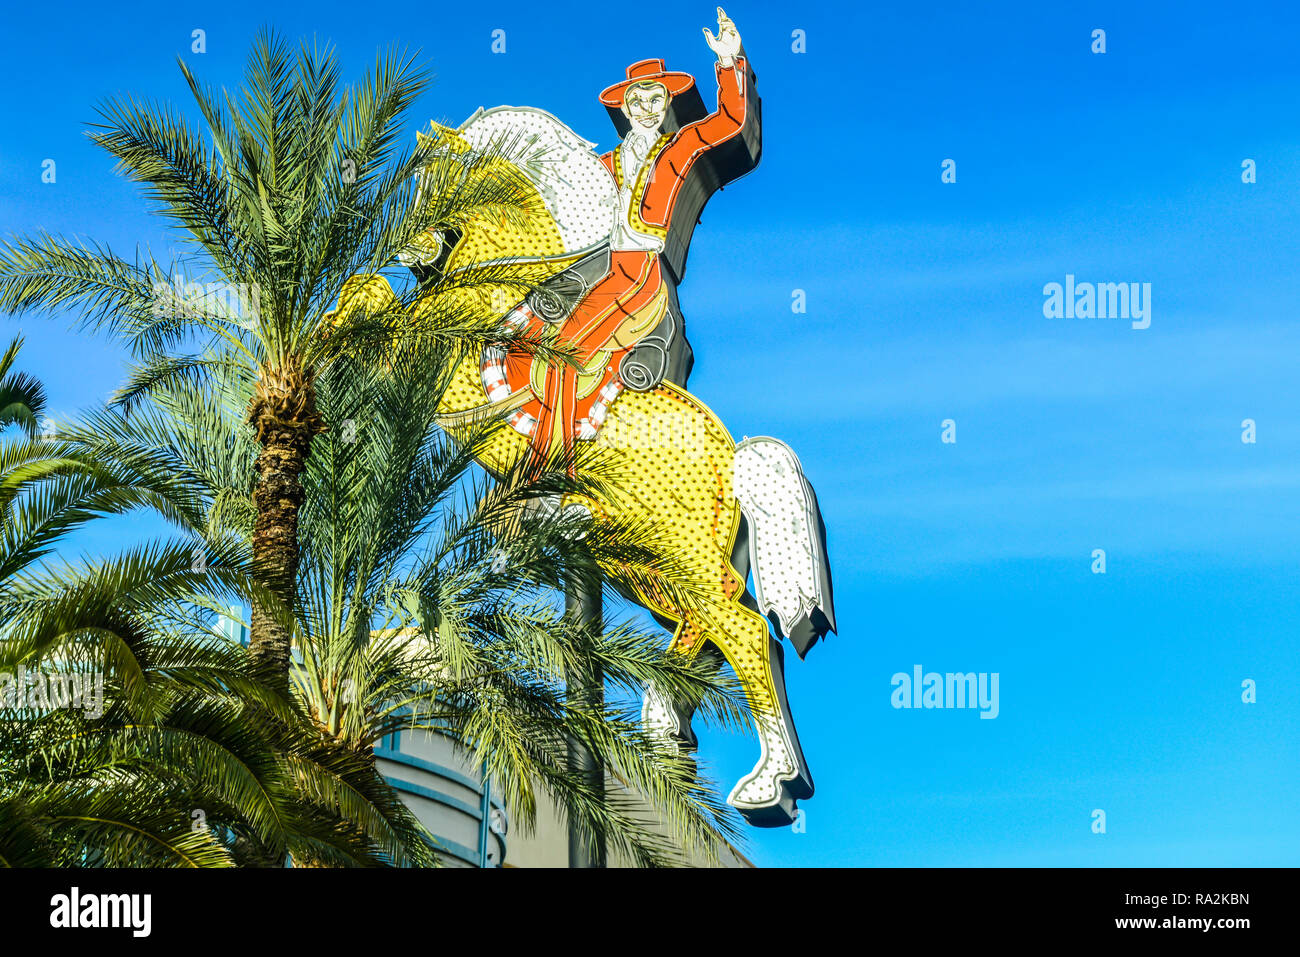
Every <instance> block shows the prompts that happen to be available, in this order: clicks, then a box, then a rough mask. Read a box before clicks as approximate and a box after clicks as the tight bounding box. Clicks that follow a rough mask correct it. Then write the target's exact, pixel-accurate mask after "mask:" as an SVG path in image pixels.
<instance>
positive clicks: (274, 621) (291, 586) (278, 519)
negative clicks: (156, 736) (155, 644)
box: [248, 368, 324, 690]
mask: <svg viewBox="0 0 1300 957" xmlns="http://www.w3.org/2000/svg"><path fill="white" fill-rule="evenodd" d="M248 417H249V421H250V422H251V423H252V425H253V426H254V428H255V429H256V430H257V439H258V442H259V443H260V444H261V446H262V451H261V452H260V453H258V456H257V463H256V465H255V469H256V472H257V485H256V487H255V488H254V490H253V504H254V506H255V508H256V510H257V518H256V520H255V522H254V525H253V566H254V574H255V576H256V578H257V581H258V582H259V583H260V584H261V585H263V586H265V587H266V588H267V589H268V590H270V591H271V592H272V593H273V594H274V595H276V596H277V597H278V598H279V599H280V601H281V602H283V603H284V607H285V608H286V609H292V607H293V603H294V594H295V583H296V580H297V576H298V555H299V550H298V511H299V509H300V508H301V506H302V499H303V489H302V473H303V469H304V468H305V467H306V464H307V456H308V455H309V454H310V453H311V444H312V440H313V439H314V438H315V437H316V435H317V434H318V433H320V432H321V431H323V430H324V424H323V422H322V420H321V417H320V414H319V413H318V412H317V410H316V390H315V388H314V386H313V384H312V382H311V380H310V379H309V378H308V377H307V376H305V375H304V374H303V373H302V372H301V371H300V370H298V369H296V368H290V369H288V370H286V371H284V372H281V373H273V372H267V373H266V374H264V376H263V377H262V379H260V380H259V381H258V383H257V390H256V392H255V394H254V397H253V401H252V403H251V405H250V407H249V416H248ZM251 625H252V628H251V630H250V634H249V647H250V650H251V651H252V654H253V660H254V662H255V664H256V666H257V669H258V672H259V674H260V675H261V676H262V678H263V680H264V681H266V682H267V684H268V685H271V686H273V687H276V688H280V689H283V690H287V689H288V684H289V648H290V639H291V635H290V632H289V629H288V628H287V627H286V626H285V624H284V623H283V621H282V619H281V618H279V617H277V616H276V615H273V614H271V613H270V612H269V610H268V609H266V608H263V607H261V605H260V604H258V603H256V602H255V603H254V605H253V616H252V622H251Z"/></svg>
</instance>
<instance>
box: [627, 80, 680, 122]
mask: <svg viewBox="0 0 1300 957" xmlns="http://www.w3.org/2000/svg"><path fill="white" fill-rule="evenodd" d="M669 99H670V97H669V96H668V87H666V86H664V85H663V84H662V83H656V82H653V81H651V82H646V83H634V84H633V85H632V86H629V87H628V88H627V92H625V93H624V94H623V112H624V114H626V115H627V118H628V120H629V121H631V123H632V128H633V129H637V128H638V127H639V128H641V129H643V130H657V129H659V127H661V126H663V125H664V118H665V117H667V116H668V100H669Z"/></svg>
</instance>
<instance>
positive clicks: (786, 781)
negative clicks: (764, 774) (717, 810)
mask: <svg viewBox="0 0 1300 957" xmlns="http://www.w3.org/2000/svg"><path fill="white" fill-rule="evenodd" d="M812 795H813V787H812V782H811V781H809V780H808V779H807V778H806V777H804V776H803V775H802V774H796V776H795V777H793V778H780V779H775V780H774V779H771V778H768V779H765V780H760V779H755V778H753V776H751V777H748V778H746V779H745V780H743V781H741V782H740V783H739V784H737V785H736V786H735V788H733V789H732V792H731V795H730V796H729V797H728V798H727V803H728V804H730V805H731V806H732V807H734V808H735V809H736V810H737V811H739V812H740V815H741V816H742V817H743V818H744V819H745V820H746V821H747V822H748V823H749V824H750V825H752V826H753V827H786V826H788V825H790V824H793V823H794V822H795V819H796V816H797V812H798V802H799V801H801V800H806V799H808V798H810V797H812Z"/></svg>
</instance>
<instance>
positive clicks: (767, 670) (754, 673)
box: [708, 602, 813, 827]
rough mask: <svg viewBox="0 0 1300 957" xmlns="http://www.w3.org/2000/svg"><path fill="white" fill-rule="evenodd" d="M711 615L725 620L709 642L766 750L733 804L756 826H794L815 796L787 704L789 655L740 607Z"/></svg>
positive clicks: (763, 624)
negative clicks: (804, 803) (802, 803)
mask: <svg viewBox="0 0 1300 957" xmlns="http://www.w3.org/2000/svg"><path fill="white" fill-rule="evenodd" d="M711 611H712V612H713V614H714V615H716V616H717V617H718V618H719V619H720V620H719V621H717V623H716V628H710V629H709V632H708V637H709V640H710V641H711V642H714V643H715V644H717V645H718V647H719V648H720V649H721V650H722V653H723V655H725V656H726V658H727V661H728V663H729V664H730V665H731V667H732V670H733V671H735V673H736V677H737V679H739V681H740V684H741V687H742V688H744V690H745V696H746V698H747V699H748V702H749V707H750V711H751V712H752V714H753V716H754V726H755V730H756V731H757V733H758V742H759V746H760V748H761V753H760V754H759V758H758V763H757V764H755V765H754V769H753V770H752V771H750V772H749V774H747V775H746V776H745V777H743V778H741V780H740V781H739V782H738V783H737V784H736V786H735V787H734V788H732V790H731V794H730V795H729V796H728V797H727V802H728V803H729V804H731V805H732V806H733V807H735V808H736V810H738V811H740V813H741V814H743V815H744V816H745V819H746V820H748V821H749V823H751V824H755V825H758V826H759V827H781V826H783V825H786V824H789V823H791V822H793V821H794V819H795V802H796V801H799V800H803V799H807V798H810V797H812V794H813V782H812V774H811V773H810V772H809V770H808V765H807V763H806V762H805V761H804V757H803V751H802V749H801V748H800V747H799V736H798V734H797V733H796V732H795V728H794V720H793V719H792V718H791V716H790V709H789V707H788V705H787V704H786V696H785V670H784V652H783V651H782V648H781V643H780V642H779V641H777V640H776V639H775V638H773V637H772V636H771V634H770V633H769V632H768V624H767V619H765V618H764V617H763V616H762V615H760V614H758V612H756V611H752V610H750V609H748V608H745V607H743V606H742V605H740V604H738V603H736V602H728V603H727V604H726V605H725V606H724V607H723V608H721V609H711Z"/></svg>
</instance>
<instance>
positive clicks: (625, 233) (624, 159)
mask: <svg viewBox="0 0 1300 957" xmlns="http://www.w3.org/2000/svg"><path fill="white" fill-rule="evenodd" d="M658 139H659V131H658V130H655V131H654V132H642V131H640V130H635V129H634V130H629V131H628V134H627V136H625V137H623V142H622V144H621V145H620V146H619V165H620V166H621V167H622V169H623V185H622V187H621V188H620V189H619V191H618V218H617V219H616V220H615V222H614V232H613V235H611V236H610V238H609V245H610V248H611V249H614V250H644V251H646V252H656V253H657V252H662V251H663V248H664V244H663V240H662V239H660V238H659V237H658V236H650V235H648V234H646V233H642V232H638V231H637V230H635V229H633V228H632V226H631V224H630V223H629V222H628V213H629V212H630V211H631V207H632V203H633V200H634V197H633V195H632V187H634V186H635V185H636V178H637V175H638V174H639V173H640V172H641V167H642V166H644V165H645V161H646V157H647V156H648V155H649V154H650V148H651V147H652V146H654V145H655V141H657V140H658Z"/></svg>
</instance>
